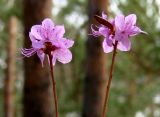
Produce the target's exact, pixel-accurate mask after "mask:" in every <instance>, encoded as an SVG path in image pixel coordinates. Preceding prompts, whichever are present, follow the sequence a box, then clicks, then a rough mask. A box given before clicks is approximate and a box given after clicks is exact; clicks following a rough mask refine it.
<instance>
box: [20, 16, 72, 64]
mask: <svg viewBox="0 0 160 117" xmlns="http://www.w3.org/2000/svg"><path fill="white" fill-rule="evenodd" d="M64 33H65V29H64V26H63V25H55V24H54V23H53V22H52V20H51V19H48V18H47V19H45V20H43V21H42V24H41V25H34V26H32V28H31V31H30V32H29V37H30V40H31V42H32V48H30V49H26V48H24V49H22V51H21V52H22V54H23V55H24V56H25V57H30V56H32V55H33V54H35V53H37V55H38V57H39V58H40V60H41V63H42V65H43V61H44V58H45V55H51V56H52V63H53V65H55V63H56V60H58V61H60V62H61V63H63V64H65V63H68V62H70V61H71V59H72V53H71V52H70V50H69V49H68V48H70V47H72V46H73V44H74V41H73V40H69V39H66V38H64V37H63V35H64Z"/></svg>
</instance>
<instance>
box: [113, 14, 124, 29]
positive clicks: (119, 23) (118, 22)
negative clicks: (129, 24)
mask: <svg viewBox="0 0 160 117" xmlns="http://www.w3.org/2000/svg"><path fill="white" fill-rule="evenodd" d="M124 26H125V18H124V15H117V16H116V18H115V27H116V30H121V31H122V30H124Z"/></svg>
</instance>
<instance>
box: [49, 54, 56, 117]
mask: <svg viewBox="0 0 160 117" xmlns="http://www.w3.org/2000/svg"><path fill="white" fill-rule="evenodd" d="M48 57H49V64H50V73H51V78H52V87H53V96H54V105H55V111H56V117H58V101H57V93H56V82H55V79H54V73H53V64H52V55H51V54H48Z"/></svg>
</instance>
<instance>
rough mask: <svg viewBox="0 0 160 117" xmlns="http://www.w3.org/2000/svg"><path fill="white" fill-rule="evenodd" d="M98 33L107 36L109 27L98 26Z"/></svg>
mask: <svg viewBox="0 0 160 117" xmlns="http://www.w3.org/2000/svg"><path fill="white" fill-rule="evenodd" d="M99 34H100V35H103V36H104V37H108V36H109V29H108V28H106V27H103V26H102V27H100V28H99Z"/></svg>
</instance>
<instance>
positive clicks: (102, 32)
mask: <svg viewBox="0 0 160 117" xmlns="http://www.w3.org/2000/svg"><path fill="white" fill-rule="evenodd" d="M101 18H102V19H104V20H106V21H107V15H105V14H104V13H102V17H101ZM136 20H137V17H136V15H135V14H130V15H128V16H126V17H125V16H124V15H117V16H116V17H115V19H114V20H111V21H107V22H108V23H110V25H112V27H113V29H112V28H111V27H107V26H106V25H103V24H101V25H100V26H99V27H98V26H95V27H96V28H97V29H95V28H93V26H94V25H92V26H91V30H92V34H93V36H103V37H104V41H103V43H102V45H103V50H104V52H105V53H109V52H112V51H113V49H114V44H115V42H116V41H118V45H117V48H118V49H119V50H120V51H129V50H130V49H131V42H130V40H129V38H130V37H132V36H135V35H137V34H139V33H146V32H144V31H142V30H141V29H140V28H139V27H138V26H136Z"/></svg>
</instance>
